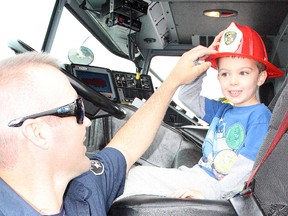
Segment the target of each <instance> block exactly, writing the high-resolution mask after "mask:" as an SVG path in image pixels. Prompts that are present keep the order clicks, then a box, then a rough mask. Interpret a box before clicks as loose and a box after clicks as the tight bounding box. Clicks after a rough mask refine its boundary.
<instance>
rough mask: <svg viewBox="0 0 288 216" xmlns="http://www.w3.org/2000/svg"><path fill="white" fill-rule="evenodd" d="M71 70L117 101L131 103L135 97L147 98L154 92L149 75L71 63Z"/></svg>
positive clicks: (95, 88)
mask: <svg viewBox="0 0 288 216" xmlns="http://www.w3.org/2000/svg"><path fill="white" fill-rule="evenodd" d="M71 72H72V74H73V75H74V76H76V77H77V78H78V79H80V80H81V81H82V82H83V83H85V84H86V85H88V86H89V87H91V88H93V89H94V90H96V91H97V92H99V93H101V94H102V95H104V96H105V97H107V98H109V99H110V100H112V101H114V102H117V103H131V102H132V101H133V100H134V98H135V97H137V98H139V99H146V100H147V99H148V98H149V97H150V96H151V95H152V94H153V92H154V88H153V84H152V80H151V77H150V76H149V75H139V77H138V76H136V74H135V73H128V72H122V71H113V70H110V69H107V68H101V67H95V66H87V65H76V64H72V65H71Z"/></svg>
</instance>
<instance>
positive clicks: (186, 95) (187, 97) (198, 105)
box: [178, 73, 206, 119]
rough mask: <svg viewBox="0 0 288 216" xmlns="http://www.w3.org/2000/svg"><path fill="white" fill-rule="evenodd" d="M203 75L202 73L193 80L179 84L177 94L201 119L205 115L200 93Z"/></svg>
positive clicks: (203, 101)
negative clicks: (185, 83)
mask: <svg viewBox="0 0 288 216" xmlns="http://www.w3.org/2000/svg"><path fill="white" fill-rule="evenodd" d="M205 75H206V73H203V74H202V75H201V76H199V77H198V78H197V79H196V80H195V81H194V82H192V83H190V84H187V85H183V86H181V88H180V90H179V94H178V98H179V100H180V101H181V102H182V103H183V104H184V105H185V106H186V107H187V108H189V109H190V110H191V111H192V112H193V113H194V114H195V115H196V116H198V117H200V118H201V119H203V117H204V115H205V98H204V97H203V96H201V95H200V92H201V85H202V82H203V78H204V77H205Z"/></svg>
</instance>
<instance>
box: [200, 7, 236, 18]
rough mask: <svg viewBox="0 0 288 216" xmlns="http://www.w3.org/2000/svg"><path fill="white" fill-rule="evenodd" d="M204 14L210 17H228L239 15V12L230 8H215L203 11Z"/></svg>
mask: <svg viewBox="0 0 288 216" xmlns="http://www.w3.org/2000/svg"><path fill="white" fill-rule="evenodd" d="M203 14H204V15H205V16H208V17H216V18H226V17H234V16H237V14H238V12H237V11H234V10H228V9H213V10H205V11H203Z"/></svg>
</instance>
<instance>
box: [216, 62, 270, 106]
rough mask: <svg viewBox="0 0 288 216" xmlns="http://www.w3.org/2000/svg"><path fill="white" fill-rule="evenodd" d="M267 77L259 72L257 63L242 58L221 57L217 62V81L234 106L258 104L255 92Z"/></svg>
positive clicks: (263, 72) (264, 73)
mask: <svg viewBox="0 0 288 216" xmlns="http://www.w3.org/2000/svg"><path fill="white" fill-rule="evenodd" d="M266 77H267V73H266V71H262V72H261V73H260V72H259V69H258V67H257V62H256V61H255V60H252V59H248V58H242V57H222V58H220V59H219V61H218V79H219V81H220V85H221V89H222V92H223V94H224V96H225V98H226V99H228V100H229V101H230V102H231V103H232V104H233V105H234V106H249V105H253V104H257V103H259V102H258V100H257V98H256V92H257V89H258V87H259V86H261V85H262V84H263V83H264V82H265V79H266Z"/></svg>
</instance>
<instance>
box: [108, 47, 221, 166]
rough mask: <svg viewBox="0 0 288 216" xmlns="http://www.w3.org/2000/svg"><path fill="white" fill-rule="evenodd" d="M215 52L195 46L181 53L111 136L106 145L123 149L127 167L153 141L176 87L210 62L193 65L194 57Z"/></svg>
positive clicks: (190, 78) (194, 77) (195, 58)
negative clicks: (161, 79)
mask: <svg viewBox="0 0 288 216" xmlns="http://www.w3.org/2000/svg"><path fill="white" fill-rule="evenodd" d="M215 52H216V51H214V50H211V49H208V48H205V47H202V46H198V47H196V48H194V49H192V50H190V51H188V52H186V53H184V54H183V55H182V57H181V58H180V60H179V61H178V63H177V64H176V66H175V67H174V69H173V70H172V72H171V73H170V74H169V76H168V77H167V79H166V80H165V81H164V82H163V83H162V85H161V86H160V87H159V88H158V89H157V91H156V92H155V93H154V94H153V95H152V96H151V97H150V98H149V99H148V100H147V101H146V103H145V104H144V105H143V106H141V108H140V109H138V110H137V111H136V112H135V114H134V115H133V116H132V117H131V118H130V119H129V120H128V121H127V123H126V124H125V125H124V126H123V127H122V128H121V129H120V130H119V131H118V132H117V134H116V135H115V136H114V137H113V139H112V140H111V142H110V143H109V144H108V146H109V147H114V148H116V149H118V150H120V151H121V152H122V154H123V155H124V157H125V159H126V162H127V170H129V168H130V167H131V166H132V165H133V164H134V163H135V161H136V160H138V159H139V158H140V157H141V155H142V154H143V153H144V152H145V151H146V149H147V148H148V147H149V145H150V144H151V143H152V141H153V139H154V137H155V134H156V132H157V130H158V128H159V127H160V125H161V122H162V119H163V117H164V115H165V113H166V110H167V107H168V105H169V103H170V101H171V99H172V97H173V95H174V93H175V91H176V90H177V88H178V87H179V86H180V85H182V84H187V83H190V82H192V81H193V80H195V79H196V78H197V77H198V76H199V75H200V74H202V73H203V72H204V71H206V70H207V69H208V68H209V67H210V66H211V63H210V62H203V63H201V64H200V65H194V63H193V61H195V60H197V59H199V58H203V57H206V56H208V55H210V54H212V53H215Z"/></svg>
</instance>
